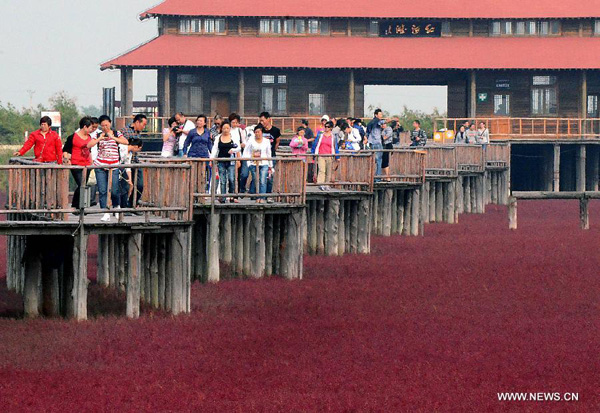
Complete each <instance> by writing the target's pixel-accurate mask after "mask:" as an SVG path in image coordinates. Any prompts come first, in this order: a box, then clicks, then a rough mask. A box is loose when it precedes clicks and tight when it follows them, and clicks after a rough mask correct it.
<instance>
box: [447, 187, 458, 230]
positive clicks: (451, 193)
mask: <svg viewBox="0 0 600 413" xmlns="http://www.w3.org/2000/svg"><path fill="white" fill-rule="evenodd" d="M455 213H456V181H455V180H452V181H450V182H449V183H448V223H449V224H454V223H455V221H454V218H455Z"/></svg>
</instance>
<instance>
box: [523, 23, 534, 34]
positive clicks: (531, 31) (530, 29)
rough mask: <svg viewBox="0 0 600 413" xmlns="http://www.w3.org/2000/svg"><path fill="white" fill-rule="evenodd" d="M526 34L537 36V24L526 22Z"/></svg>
mask: <svg viewBox="0 0 600 413" xmlns="http://www.w3.org/2000/svg"><path fill="white" fill-rule="evenodd" d="M525 33H526V34H529V35H535V34H537V22H527V29H526V30H525Z"/></svg>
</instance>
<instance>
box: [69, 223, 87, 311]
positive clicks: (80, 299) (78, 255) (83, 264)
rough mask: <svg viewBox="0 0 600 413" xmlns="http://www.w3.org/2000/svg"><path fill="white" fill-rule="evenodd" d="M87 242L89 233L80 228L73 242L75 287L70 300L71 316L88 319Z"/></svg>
mask: <svg viewBox="0 0 600 413" xmlns="http://www.w3.org/2000/svg"><path fill="white" fill-rule="evenodd" d="M87 244H88V235H87V234H85V233H84V232H83V228H80V230H79V233H78V234H77V235H76V236H75V242H74V244H73V288H72V290H71V297H70V301H71V302H72V305H71V306H70V307H71V313H70V314H69V317H70V318H74V319H76V320H86V319H87V290H88V278H87Z"/></svg>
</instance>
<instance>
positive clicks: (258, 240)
mask: <svg viewBox="0 0 600 413" xmlns="http://www.w3.org/2000/svg"><path fill="white" fill-rule="evenodd" d="M250 218H251V220H252V223H251V228H252V230H251V233H252V240H251V245H250V250H251V256H252V270H251V274H250V275H251V276H252V277H253V278H261V277H262V276H263V275H264V273H265V252H266V247H265V214H264V212H259V213H256V214H252V215H250ZM300 219H301V220H302V219H303V218H302V215H300ZM300 235H302V234H300Z"/></svg>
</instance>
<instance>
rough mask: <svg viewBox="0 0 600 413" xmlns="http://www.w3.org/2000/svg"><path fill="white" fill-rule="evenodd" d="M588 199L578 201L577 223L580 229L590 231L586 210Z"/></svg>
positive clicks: (588, 215)
mask: <svg viewBox="0 0 600 413" xmlns="http://www.w3.org/2000/svg"><path fill="white" fill-rule="evenodd" d="M588 201H589V200H588V198H586V197H585V196H583V197H581V199H580V200H579V221H580V226H581V229H590V214H589V210H588Z"/></svg>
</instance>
